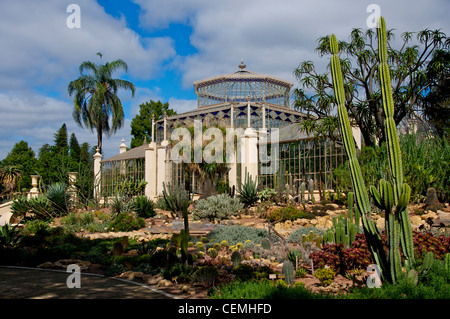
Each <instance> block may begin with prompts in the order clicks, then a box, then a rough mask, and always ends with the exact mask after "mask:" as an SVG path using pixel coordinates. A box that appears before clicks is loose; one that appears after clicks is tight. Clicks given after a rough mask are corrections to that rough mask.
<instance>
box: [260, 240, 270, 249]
mask: <svg viewBox="0 0 450 319" xmlns="http://www.w3.org/2000/svg"><path fill="white" fill-rule="evenodd" d="M270 246H271V244H270V241H269V240H268V239H267V238H263V239H262V240H261V247H262V248H264V249H266V250H268V249H270Z"/></svg>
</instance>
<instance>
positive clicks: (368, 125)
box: [293, 28, 450, 145]
mask: <svg viewBox="0 0 450 319" xmlns="http://www.w3.org/2000/svg"><path fill="white" fill-rule="evenodd" d="M394 38H395V33H394V31H393V30H389V31H388V32H387V40H388V61H389V64H390V74H391V80H392V90H393V98H394V104H395V114H394V120H395V123H396V124H397V125H398V124H399V123H400V122H401V121H402V120H403V119H405V117H407V116H409V117H415V116H417V114H418V113H420V111H421V110H420V105H421V104H420V102H421V101H422V100H423V99H424V96H425V93H426V92H427V90H429V89H430V87H431V86H432V83H433V80H432V79H431V78H430V76H429V74H428V73H427V70H429V67H431V68H432V69H435V70H436V68H435V66H436V65H438V64H437V63H435V64H431V65H430V64H429V61H430V58H431V57H432V56H433V54H434V53H435V52H437V50H440V49H444V48H448V47H449V45H450V40H449V38H447V36H446V35H445V34H444V33H443V32H441V31H440V30H434V31H433V30H429V29H425V30H422V31H419V32H416V33H414V32H404V33H402V34H401V43H400V47H399V48H395V47H393V43H394V41H393V40H394ZM315 50H316V52H317V53H318V55H319V57H324V56H326V55H328V54H330V38H329V36H324V37H321V38H319V39H318V45H317V47H316V49H315ZM339 51H340V61H341V67H342V72H343V78H344V90H345V103H346V107H347V109H348V110H349V114H350V116H351V118H352V120H353V121H354V123H355V124H357V125H358V126H359V128H360V129H361V133H362V135H363V138H364V141H365V143H366V145H376V143H377V140H378V141H379V142H383V141H384V140H385V136H384V131H383V127H384V117H383V108H382V106H381V91H380V86H379V71H378V65H379V58H378V51H377V48H376V34H375V31H374V30H372V29H368V30H367V31H363V30H362V29H359V28H355V29H353V30H352V31H351V33H350V37H349V41H348V42H346V41H340V42H339ZM435 57H436V59H437V61H441V60H442V59H441V56H437V55H435ZM329 68H330V65H329V64H328V68H327V71H326V72H325V73H320V72H319V71H318V70H317V69H316V67H315V65H314V63H313V62H312V61H303V62H301V63H300V64H299V66H298V67H297V68H296V69H295V70H294V76H295V77H296V78H297V80H298V82H299V83H300V87H299V88H296V89H294V92H293V93H294V97H295V102H294V108H295V109H297V110H299V111H303V112H305V113H307V114H308V115H309V116H310V118H309V119H308V120H307V121H305V122H304V123H303V124H302V127H303V129H304V130H306V131H310V132H313V131H315V132H318V133H317V134H319V135H322V136H326V137H330V138H334V139H336V138H338V136H337V135H336V133H337V118H336V116H337V114H336V107H335V105H336V103H335V98H334V94H333V91H332V83H331V78H330V76H329V74H330V70H329Z"/></svg>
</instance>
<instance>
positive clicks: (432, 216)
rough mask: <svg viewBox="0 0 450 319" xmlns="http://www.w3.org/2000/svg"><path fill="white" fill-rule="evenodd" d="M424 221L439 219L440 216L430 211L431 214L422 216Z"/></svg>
mask: <svg viewBox="0 0 450 319" xmlns="http://www.w3.org/2000/svg"><path fill="white" fill-rule="evenodd" d="M420 217H421V218H422V219H423V220H426V219H428V218H430V217H431V218H433V219H434V218H437V217H438V215H437V214H436V213H435V212H432V211H430V212H428V213H426V214H423V215H422V216H420Z"/></svg>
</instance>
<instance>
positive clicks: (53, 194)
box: [46, 183, 71, 216]
mask: <svg viewBox="0 0 450 319" xmlns="http://www.w3.org/2000/svg"><path fill="white" fill-rule="evenodd" d="M46 196H47V198H48V199H49V200H50V202H51V205H52V208H53V209H54V211H55V212H57V214H58V215H60V216H61V215H65V214H67V213H68V212H69V208H70V206H71V198H70V194H69V192H68V189H67V185H66V184H64V183H52V184H51V185H49V186H48V189H47V193H46Z"/></svg>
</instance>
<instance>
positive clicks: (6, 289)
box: [0, 267, 176, 299]
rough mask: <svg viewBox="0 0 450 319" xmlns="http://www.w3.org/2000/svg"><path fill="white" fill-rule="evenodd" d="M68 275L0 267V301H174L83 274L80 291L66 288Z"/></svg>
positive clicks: (151, 291)
mask: <svg viewBox="0 0 450 319" xmlns="http://www.w3.org/2000/svg"><path fill="white" fill-rule="evenodd" d="M70 275H71V273H66V272H65V271H49V270H41V269H35V268H10V267H0V299H173V298H174V296H172V295H170V294H168V293H165V292H162V291H159V290H157V289H154V288H152V287H150V286H147V285H144V284H139V283H136V282H131V281H127V280H123V279H118V278H110V277H104V276H101V275H93V274H85V273H81V279H80V283H81V287H80V288H68V287H67V279H68V277H69V276H70ZM175 298H176V297H175Z"/></svg>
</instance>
